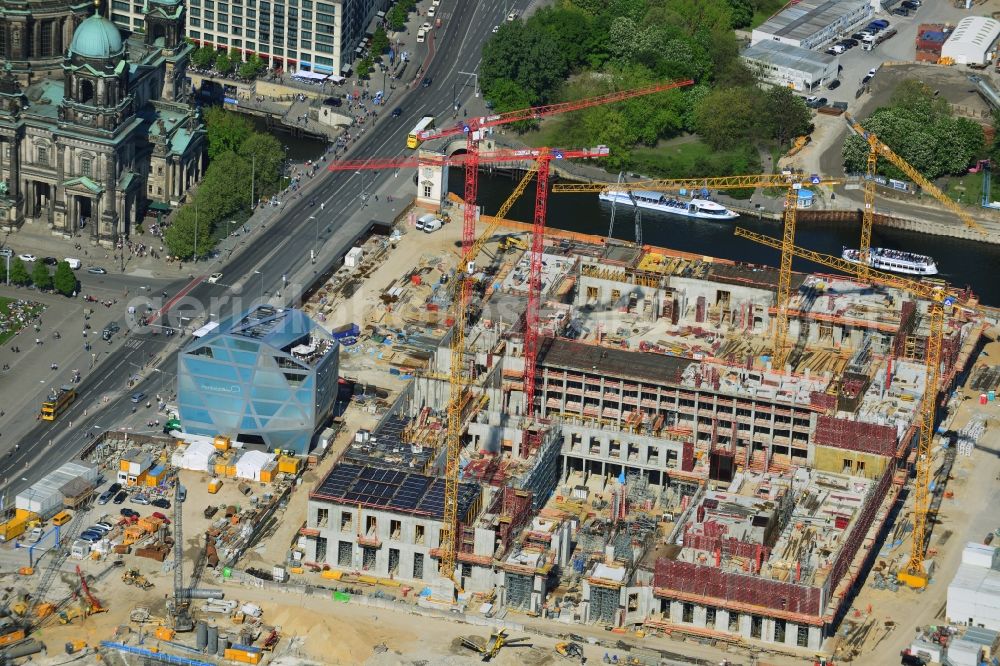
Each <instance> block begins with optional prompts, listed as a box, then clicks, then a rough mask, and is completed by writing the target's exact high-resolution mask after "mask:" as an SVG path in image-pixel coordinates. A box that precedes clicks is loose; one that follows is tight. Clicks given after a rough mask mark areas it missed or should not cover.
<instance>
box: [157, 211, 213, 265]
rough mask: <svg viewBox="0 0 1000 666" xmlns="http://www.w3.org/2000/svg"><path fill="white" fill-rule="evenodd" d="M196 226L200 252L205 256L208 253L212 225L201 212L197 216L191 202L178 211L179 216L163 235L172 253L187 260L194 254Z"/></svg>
mask: <svg viewBox="0 0 1000 666" xmlns="http://www.w3.org/2000/svg"><path fill="white" fill-rule="evenodd" d="M198 212H199V213H200V211H198ZM196 223H197V224H196ZM195 227H197V238H198V243H197V245H198V254H199V255H200V256H204V255H205V254H206V253H208V251H209V250H210V249H211V242H212V229H211V225H210V224H208V223H206V221H205V220H202V219H201V217H200V214H199V215H197V216H196V214H195V206H194V204H193V203H189V204H187V205H186V206H183V207H182V208H181V209H180V210H179V211H177V216H176V217H175V218H174V221H173V222H172V223H171V224H170V226H169V227H167V231H166V233H164V235H163V240H164V242H166V244H167V249H169V250H170V254H172V255H173V256H175V257H179V258H180V259H182V260H185V261H186V260H188V259H190V258H191V257H193V256H194V252H195V233H196V229H195Z"/></svg>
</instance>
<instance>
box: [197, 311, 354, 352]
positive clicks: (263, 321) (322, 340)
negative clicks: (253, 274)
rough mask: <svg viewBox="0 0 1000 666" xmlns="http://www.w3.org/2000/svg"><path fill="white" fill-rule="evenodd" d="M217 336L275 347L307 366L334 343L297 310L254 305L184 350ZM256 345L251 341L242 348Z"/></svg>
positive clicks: (325, 333)
mask: <svg viewBox="0 0 1000 666" xmlns="http://www.w3.org/2000/svg"><path fill="white" fill-rule="evenodd" d="M220 336H228V337H230V338H237V339H241V340H247V341H253V342H257V343H260V344H262V345H265V346H267V347H271V348H273V349H278V350H280V351H283V352H285V353H287V354H290V355H291V356H292V357H293V358H294V359H295V360H297V361H299V362H301V363H303V364H305V365H309V366H316V365H318V364H319V363H320V361H322V360H323V359H324V358H326V356H327V355H328V354H329V353H330V352H331V351H332V350H334V349H335V348H336V346H337V343H336V342H335V341H334V340H332V339H331V338H330V336H329V334H328V333H327V332H326V331H325V330H324V329H323V328H322V327H320V326H318V325H317V324H316V323H315V322H314V321H313V320H312V319H310V318H309V315H307V314H306V313H304V312H302V311H301V310H296V309H294V308H277V307H274V306H271V305H258V306H256V307H254V308H251V309H250V310H248V311H247V312H245V313H243V314H241V315H234V316H233V317H232V318H230V319H229V320H228V321H226V322H223V323H222V324H220V325H219V326H217V327H215V328H213V329H211V330H209V331H207V332H206V333H205V334H204V335H203V336H201V337H198V338H196V339H195V341H194V342H192V343H191V344H190V345H189V346H188V348H187V349H185V353H188V352H196V351H197V350H198V349H200V348H202V347H204V346H206V344H208V343H210V342H211V341H213V340H215V339H216V338H218V337H220ZM256 349H257V347H256V345H254V346H253V347H252V349H247V350H246V351H251V350H253V351H255V350H256Z"/></svg>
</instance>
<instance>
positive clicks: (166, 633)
mask: <svg viewBox="0 0 1000 666" xmlns="http://www.w3.org/2000/svg"><path fill="white" fill-rule="evenodd" d="M153 635H154V636H156V637H157V638H158V639H160V640H161V641H172V640H173V639H174V630H173V629H171V628H170V627H163V626H160V627H157V628H156V631H154V632H153Z"/></svg>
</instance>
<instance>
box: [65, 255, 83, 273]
mask: <svg viewBox="0 0 1000 666" xmlns="http://www.w3.org/2000/svg"><path fill="white" fill-rule="evenodd" d="M66 263H67V264H69V267H70V268H72V269H73V270H74V271H75V270H76V269H78V268H80V266H83V264H82V263H80V260H79V259H74V258H73V257H66Z"/></svg>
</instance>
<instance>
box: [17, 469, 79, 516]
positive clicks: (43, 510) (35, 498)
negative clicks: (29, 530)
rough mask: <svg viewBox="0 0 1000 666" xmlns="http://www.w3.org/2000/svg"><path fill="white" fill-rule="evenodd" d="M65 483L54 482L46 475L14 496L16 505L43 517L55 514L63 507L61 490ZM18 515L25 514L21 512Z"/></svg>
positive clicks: (21, 509) (22, 509) (20, 508)
mask: <svg viewBox="0 0 1000 666" xmlns="http://www.w3.org/2000/svg"><path fill="white" fill-rule="evenodd" d="M49 476H51V475H49ZM67 481H68V479H67ZM63 483H65V482H62V483H53V482H52V481H51V480H50V479H49V477H48V476H46V477H45V478H43V479H42V480H41V481H39V482H38V483H35V484H34V485H32V486H30V487H29V488H25V489H24V490H22V491H21V492H19V493H18V494H17V497H16V498H14V507H15V508H16V509H18V510H19V511H24V512H30V513H33V514H36V515H39V516H41V517H42V518H48V517H49V516H53V515H55V514H57V513H59V512H60V511H61V510H62V508H63V496H62V493H61V492H59V488H60V487H61V486H62V485H63ZM18 515H19V516H20V515H25V514H21V513H19V514H18Z"/></svg>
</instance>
